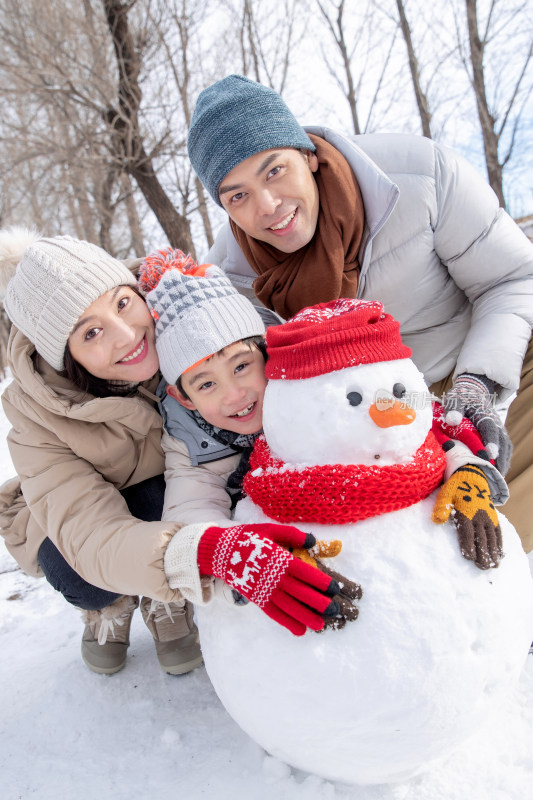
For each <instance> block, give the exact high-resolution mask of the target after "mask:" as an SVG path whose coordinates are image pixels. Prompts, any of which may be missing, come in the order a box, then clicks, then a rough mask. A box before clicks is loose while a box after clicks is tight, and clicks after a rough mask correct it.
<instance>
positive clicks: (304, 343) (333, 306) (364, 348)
mask: <svg viewBox="0 0 533 800" xmlns="http://www.w3.org/2000/svg"><path fill="white" fill-rule="evenodd" d="M266 341H267V351H268V360H267V362H266V376H267V378H269V379H273V378H274V379H276V378H277V379H284V378H285V379H287V380H299V379H304V378H313V377H315V376H316V375H324V374H326V373H328V372H335V371H337V370H341V369H346V368H347V367H355V366H357V365H359V364H372V363H375V362H376V361H394V360H396V359H400V358H410V357H411V352H412V351H411V349H410V348H409V347H407V346H406V345H404V344H403V342H402V340H401V338H400V323H399V322H397V321H396V320H395V319H394V317H391V315H390V314H385V312H384V311H383V305H382V304H381V303H379V302H377V301H372V302H369V301H366V300H351V299H341V300H333V301H332V302H330V303H320V304H319V305H316V306H309V307H308V308H304V309H302V310H301V311H299V312H298V313H297V314H296V315H295V316H294V317H292V319H290V320H288V322H286V323H285V324H284V325H276V326H273V327H270V328H267V334H266Z"/></svg>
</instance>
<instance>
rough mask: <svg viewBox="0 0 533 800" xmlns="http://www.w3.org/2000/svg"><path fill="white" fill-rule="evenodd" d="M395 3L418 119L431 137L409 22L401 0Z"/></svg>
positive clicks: (424, 131) (429, 118)
mask: <svg viewBox="0 0 533 800" xmlns="http://www.w3.org/2000/svg"><path fill="white" fill-rule="evenodd" d="M396 5H397V6H398V14H399V15H400V27H401V29H402V33H403V38H404V40H405V44H406V47H407V55H408V58H409V69H410V71H411V80H412V81H413V88H414V90H415V97H416V105H417V106H418V113H419V114H420V121H421V123H422V133H423V135H424V136H427V138H428V139H431V138H432V136H431V126H430V123H431V114H430V111H429V105H428V101H427V97H426V95H425V93H424V91H423V90H422V86H421V84H420V70H419V68H418V59H417V57H416V55H415V50H414V47H413V40H412V38H411V29H410V27H409V23H408V21H407V17H406V14H405V8H404V5H403V0H396Z"/></svg>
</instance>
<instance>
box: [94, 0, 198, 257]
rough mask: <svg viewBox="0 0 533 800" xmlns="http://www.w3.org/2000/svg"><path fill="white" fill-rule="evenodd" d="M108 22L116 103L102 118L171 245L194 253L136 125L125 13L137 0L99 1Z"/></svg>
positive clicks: (137, 92)
mask: <svg viewBox="0 0 533 800" xmlns="http://www.w3.org/2000/svg"><path fill="white" fill-rule="evenodd" d="M102 3H103V6H104V9H105V13H106V18H107V24H108V26H109V30H110V32H111V36H112V39H113V47H114V50H115V56H116V60H117V65H118V72H119V80H118V87H117V103H116V105H109V106H108V107H107V108H106V109H105V112H104V113H105V119H106V121H107V124H108V126H109V129H110V131H111V133H112V136H113V141H114V146H115V147H116V150H117V152H118V153H119V154H120V156H122V158H123V159H124V162H125V168H126V170H127V172H128V173H129V174H130V175H132V176H133V177H134V178H135V180H136V181H137V184H138V185H139V188H140V189H141V191H142V193H143V195H144V197H145V198H146V201H147V203H148V205H149V206H150V208H151V209H152V211H153V212H154V214H155V215H156V217H157V219H158V221H159V223H160V225H161V227H162V228H163V230H164V231H165V233H166V235H167V237H168V241H169V242H170V244H171V245H173V246H174V247H181V248H182V249H183V250H185V251H187V252H189V253H194V246H193V242H192V237H191V230H190V225H189V221H188V220H187V218H186V217H185V216H183V215H182V214H180V213H179V212H178V211H177V209H176V208H175V207H174V205H173V204H172V202H171V200H170V198H169V197H168V195H167V193H166V192H165V190H164V188H163V187H162V185H161V183H160V181H159V179H158V177H157V175H156V173H155V170H154V166H153V155H154V154H153V153H152V154H149V153H147V152H146V149H145V146H144V139H143V136H142V133H141V129H140V125H139V107H140V104H141V88H140V85H139V73H140V69H141V58H140V54H139V50H138V49H137V48H136V46H135V42H134V39H133V35H132V33H131V30H130V27H129V21H128V12H129V11H130V9H131V8H132V7H133V6H134V5H135V3H136V0H131V2H129V3H122V2H120V0H102Z"/></svg>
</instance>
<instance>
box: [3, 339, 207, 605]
mask: <svg viewBox="0 0 533 800" xmlns="http://www.w3.org/2000/svg"><path fill="white" fill-rule="evenodd" d="M8 357H9V366H10V368H11V372H12V375H13V381H12V383H11V384H10V385H9V386H8V388H7V389H6V390H5V392H4V394H3V395H2V403H3V407H4V411H5V414H6V416H7V418H8V419H9V421H10V423H11V425H12V426H13V427H12V430H11V431H10V433H9V436H8V445H9V450H10V453H11V457H12V460H13V464H14V467H15V470H16V472H17V473H18V476H19V477H20V483H19V481H18V479H16V478H15V479H13V480H12V481H10V482H8V484H5V485H4V486H3V487H2V490H1V494H0V527H1V528H2V535H3V536H4V538H5V540H6V544H7V547H8V550H9V551H10V553H11V554H12V555H13V556H14V558H15V559H16V560H17V562H18V563H19V564H20V566H21V567H22V568H23V569H24V570H25V571H26V572H28V573H29V574H31V575H36V576H38V575H42V572H41V570H40V568H39V565H38V562H37V553H38V550H39V547H40V545H41V543H42V541H43V540H44V538H45V537H47V536H48V537H49V538H50V539H51V540H52V542H53V543H54V544H55V545H56V546H57V547H58V549H59V550H60V552H61V553H62V554H63V556H64V557H65V558H66V560H67V561H68V563H69V564H70V565H71V566H72V567H73V569H74V570H75V571H76V572H77V573H78V574H79V575H81V576H82V577H83V578H84V579H85V580H86V581H88V582H89V583H92V584H94V585H96V586H99V587H101V588H104V589H108V590H111V591H114V592H118V593H120V594H144V595H147V596H148V597H152V598H155V599H158V600H162V601H166V602H169V601H172V600H177V599H179V598H180V596H181V595H180V593H179V592H178V591H176V590H172V589H170V587H169V585H168V583H167V579H166V577H165V572H164V569H163V556H164V553H165V549H166V546H167V544H168V542H169V540H170V538H171V537H172V536H173V534H174V533H176V532H177V531H178V530H179V529H180V528H181V525H179V524H177V523H172V522H142V521H140V520H138V519H136V518H134V517H132V516H131V514H130V513H129V511H128V507H127V505H126V502H125V500H124V499H123V497H122V495H121V494H120V492H119V490H120V489H123V488H125V487H127V486H131V485H134V484H136V483H139V482H140V481H143V480H145V479H146V478H150V477H153V476H155V475H160V474H162V473H163V472H164V468H165V464H164V455H163V451H162V449H161V434H162V420H161V417H160V415H159V413H158V411H157V408H156V405H155V403H152V402H151V401H150V400H149V399H147V398H146V397H145V396H143V395H142V394H140V393H138V394H137V395H136V396H134V397H106V398H92V397H90V396H89V399H84V397H85V398H87V395H82V394H81V393H80V392H79V390H78V389H76V388H75V387H73V385H72V384H71V383H70V382H69V381H68V380H67V379H65V378H62V377H60V376H59V374H58V373H57V372H56V371H55V370H53V369H52V368H51V367H50V366H49V365H48V364H47V363H46V362H44V361H43V360H42V359H41V358H40V357H39V356H38V355H37V353H36V352H35V348H34V346H33V345H32V344H31V343H30V342H29V340H28V339H27V338H26V337H25V336H24V335H23V334H22V333H21V332H20V331H18V330H17V329H16V328H15V327H13V330H12V333H11V337H10V340H9V344H8ZM156 383H157V378H156V379H155V384H156ZM155 384H154V385H150V386H149V387H148V385H147V387H148V388H150V389H153V390H155ZM20 489H22V495H21V494H20ZM193 562H195V553H192V554H191V564H190V566H191V567H192V566H194V564H193Z"/></svg>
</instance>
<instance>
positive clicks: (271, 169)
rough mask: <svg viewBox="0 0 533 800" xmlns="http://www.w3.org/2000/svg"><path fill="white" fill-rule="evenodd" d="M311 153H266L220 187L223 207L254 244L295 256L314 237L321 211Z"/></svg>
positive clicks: (243, 164) (243, 165)
mask: <svg viewBox="0 0 533 800" xmlns="http://www.w3.org/2000/svg"><path fill="white" fill-rule="evenodd" d="M317 169H318V159H317V157H316V155H315V154H314V153H311V152H309V151H308V152H302V151H301V150H294V149H292V148H282V149H275V150H265V151H263V152H261V153H257V154H256V155H254V156H250V158H247V159H245V160H244V161H242V162H241V163H240V164H238V165H237V166H236V167H234V168H233V169H232V170H231V172H229V173H228V174H227V175H226V177H225V178H224V180H223V181H222V183H221V184H220V187H219V198H220V202H221V203H222V206H223V207H224V209H225V210H226V211H227V213H228V214H229V216H230V217H231V219H232V220H233V221H234V222H235V223H236V225H238V226H239V228H242V230H243V231H244V232H245V233H247V234H248V235H249V236H252V237H253V238H254V239H257V240H258V241H261V242H266V243H267V244H271V245H273V246H274V247H276V248H277V249H278V250H281V252H283V253H294V252H295V251H296V250H299V249H300V248H301V247H304V246H305V245H306V244H308V243H309V242H310V241H311V239H312V238H313V236H314V233H315V230H316V224H317V219H318V210H319V197H318V187H317V185H316V181H315V178H314V175H313V173H314V172H316V170H317Z"/></svg>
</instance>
